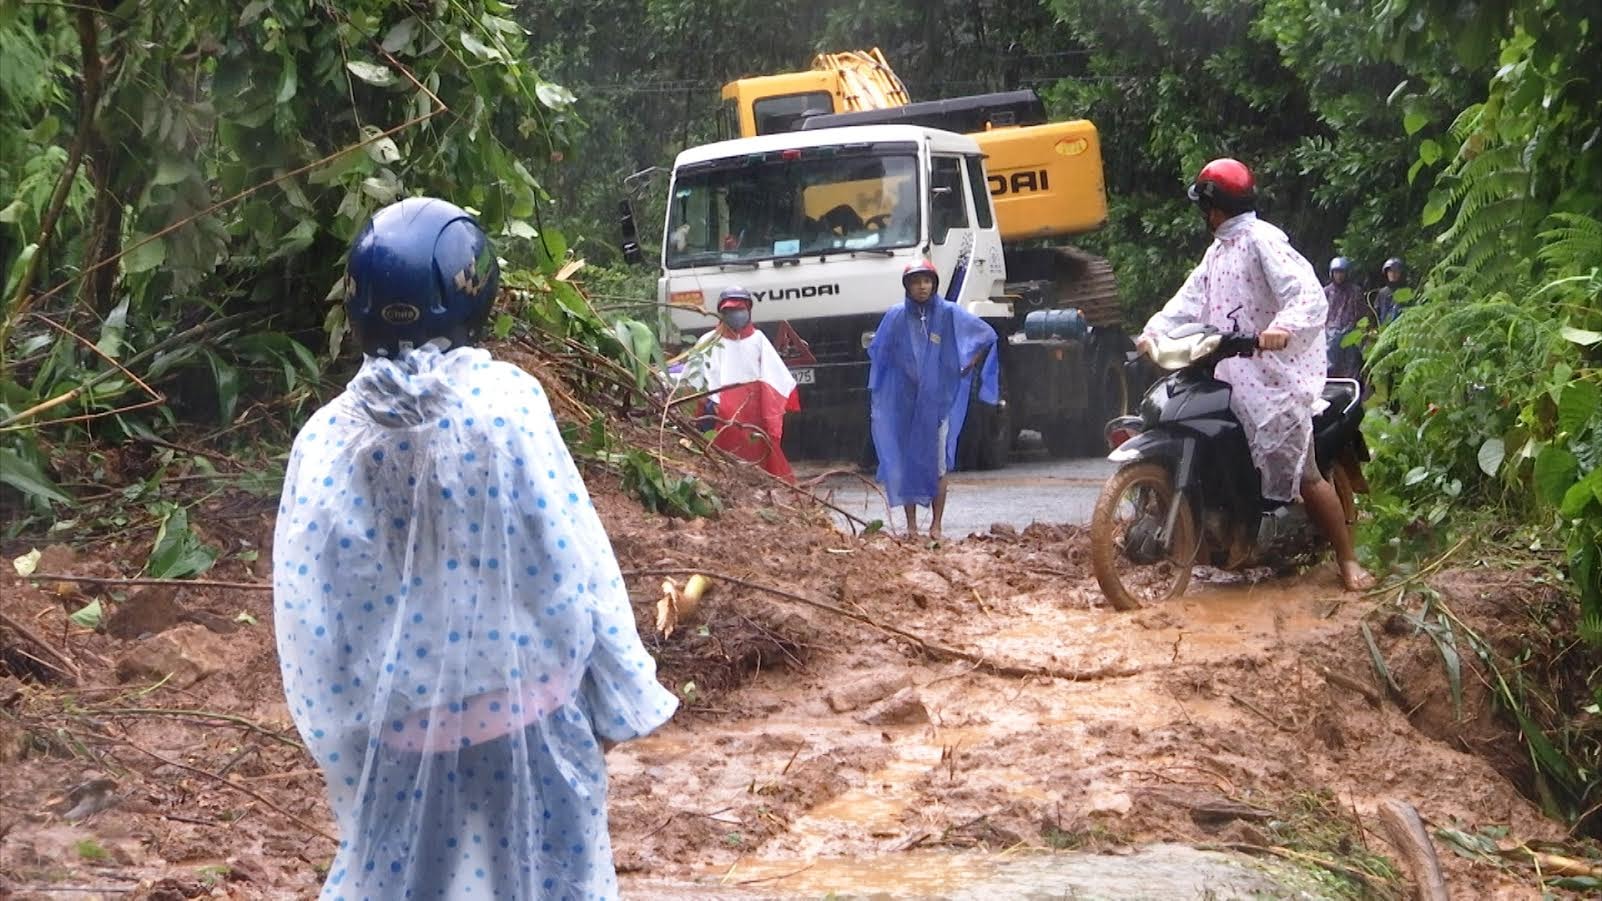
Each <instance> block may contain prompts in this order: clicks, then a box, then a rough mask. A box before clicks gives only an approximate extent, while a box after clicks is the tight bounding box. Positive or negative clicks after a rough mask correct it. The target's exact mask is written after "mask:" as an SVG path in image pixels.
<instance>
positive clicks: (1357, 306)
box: [1324, 257, 1372, 379]
mask: <svg viewBox="0 0 1602 901" xmlns="http://www.w3.org/2000/svg"><path fill="white" fill-rule="evenodd" d="M1351 270H1352V261H1351V260H1348V259H1347V258H1345V257H1336V258H1335V259H1333V260H1330V261H1329V284H1327V285H1325V286H1324V299H1325V300H1326V301H1328V302H1329V319H1328V320H1327V321H1326V322H1325V324H1324V337H1325V344H1326V346H1327V348H1328V350H1329V353H1328V358H1329V374H1330V377H1331V378H1345V379H1355V378H1357V377H1358V376H1359V375H1360V374H1361V373H1362V371H1363V349H1362V348H1361V347H1359V346H1357V345H1355V344H1354V345H1351V346H1347V344H1346V339H1347V336H1349V335H1351V333H1352V330H1353V329H1355V328H1357V323H1358V322H1360V321H1361V320H1362V319H1363V318H1364V317H1365V316H1367V315H1368V312H1369V311H1368V309H1367V307H1366V306H1365V304H1364V302H1363V290H1362V289H1361V288H1359V287H1358V286H1357V284H1356V283H1354V282H1353V281H1352V280H1351V274H1352V273H1351ZM1370 321H1372V320H1370Z"/></svg>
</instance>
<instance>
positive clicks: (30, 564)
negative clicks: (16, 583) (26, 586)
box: [11, 548, 44, 578]
mask: <svg viewBox="0 0 1602 901" xmlns="http://www.w3.org/2000/svg"><path fill="white" fill-rule="evenodd" d="M43 556H44V552H43V551H41V550H39V549H38V548H34V549H33V550H31V551H29V552H27V553H26V554H23V555H22V556H21V557H17V558H16V559H14V560H12V561H11V568H12V569H14V570H16V571H17V575H19V576H22V577H23V578H27V577H28V576H31V575H33V574H34V572H35V571H37V570H38V569H39V558H40V557H43Z"/></svg>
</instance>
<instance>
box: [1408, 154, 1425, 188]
mask: <svg viewBox="0 0 1602 901" xmlns="http://www.w3.org/2000/svg"><path fill="white" fill-rule="evenodd" d="M1423 171H1424V161H1423V160H1414V161H1413V165H1411V166H1408V167H1407V183H1408V184H1412V183H1413V182H1414V181H1415V180H1417V179H1418V174H1419V173H1420V172H1423Z"/></svg>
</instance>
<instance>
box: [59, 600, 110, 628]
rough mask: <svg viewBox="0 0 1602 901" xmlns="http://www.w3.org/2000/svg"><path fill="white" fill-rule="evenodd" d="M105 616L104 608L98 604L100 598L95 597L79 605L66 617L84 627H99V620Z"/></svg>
mask: <svg viewBox="0 0 1602 901" xmlns="http://www.w3.org/2000/svg"><path fill="white" fill-rule="evenodd" d="M104 618H105V609H104V608H103V607H101V606H100V599H99V598H95V599H94V600H92V601H90V602H89V603H88V604H87V605H85V606H83V607H79V608H78V609H77V610H76V611H74V612H73V613H72V614H71V615H69V616H68V617H67V619H70V620H72V621H73V622H74V623H76V624H78V625H80V626H83V627H84V628H85V629H98V628H100V621H101V620H102V619H104Z"/></svg>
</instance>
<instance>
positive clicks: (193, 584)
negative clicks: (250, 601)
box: [27, 573, 273, 591]
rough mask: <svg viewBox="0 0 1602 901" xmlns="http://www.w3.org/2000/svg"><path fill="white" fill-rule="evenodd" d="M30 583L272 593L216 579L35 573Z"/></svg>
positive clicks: (263, 586)
mask: <svg viewBox="0 0 1602 901" xmlns="http://www.w3.org/2000/svg"><path fill="white" fill-rule="evenodd" d="M27 578H28V581H30V582H85V583H88V584H90V585H107V586H110V587H112V588H118V587H123V586H127V587H129V588H134V587H138V586H142V585H171V586H173V587H174V588H233V589H237V590H239V591H272V590H273V586H272V584H271V583H268V582H219V581H217V580H215V579H121V578H118V579H108V578H103V577H101V576H69V575H63V574H61V573H34V574H33V575H31V576H28V577H27Z"/></svg>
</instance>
